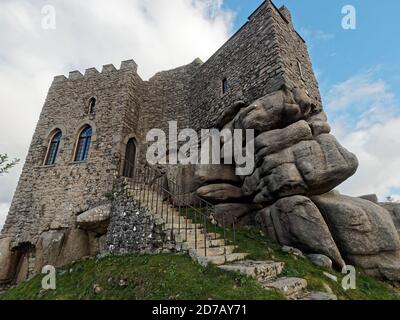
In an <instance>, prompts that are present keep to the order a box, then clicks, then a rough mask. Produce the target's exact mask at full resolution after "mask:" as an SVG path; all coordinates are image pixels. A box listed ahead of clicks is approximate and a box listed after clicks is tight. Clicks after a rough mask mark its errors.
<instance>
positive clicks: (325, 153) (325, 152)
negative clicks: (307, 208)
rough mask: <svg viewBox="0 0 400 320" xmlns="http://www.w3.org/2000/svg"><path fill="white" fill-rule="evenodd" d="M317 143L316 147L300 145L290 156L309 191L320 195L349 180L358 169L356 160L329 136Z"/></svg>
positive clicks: (321, 138)
mask: <svg viewBox="0 0 400 320" xmlns="http://www.w3.org/2000/svg"><path fill="white" fill-rule="evenodd" d="M316 141H317V142H318V143H317V144H316V143H315V144H312V143H310V142H301V143H300V144H298V145H296V146H295V147H294V151H293V152H294V155H295V158H296V165H297V167H298V169H299V171H300V172H301V174H302V176H303V177H304V180H305V181H306V183H307V185H308V186H309V189H310V190H312V191H313V192H312V193H318V194H320V193H321V192H322V193H323V192H324V191H330V190H332V189H333V188H335V187H337V186H338V185H339V184H340V183H342V182H343V181H345V180H346V179H348V178H349V177H351V176H352V175H353V174H354V173H355V172H356V170H357V168H358V160H357V158H356V156H355V155H354V154H352V153H350V152H349V151H347V150H346V149H345V148H344V147H343V146H341V145H340V143H339V142H338V141H337V140H336V139H335V137H334V136H332V135H330V134H322V135H319V136H318V137H317V138H316Z"/></svg>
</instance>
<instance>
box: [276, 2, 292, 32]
mask: <svg viewBox="0 0 400 320" xmlns="http://www.w3.org/2000/svg"><path fill="white" fill-rule="evenodd" d="M279 12H280V13H281V15H282V16H283V17H284V18H285V20H286V21H287V23H288V24H289V25H291V26H292V28H293V22H292V14H291V13H290V11H289V9H288V8H286V7H285V6H282V7H280V8H279Z"/></svg>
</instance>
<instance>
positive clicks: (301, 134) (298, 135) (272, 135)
mask: <svg viewBox="0 0 400 320" xmlns="http://www.w3.org/2000/svg"><path fill="white" fill-rule="evenodd" d="M311 139H312V133H311V129H310V126H309V125H308V123H307V122H306V121H303V120H302V121H298V122H296V123H294V124H292V125H290V126H288V127H286V128H284V129H277V130H271V131H266V132H264V133H262V134H260V135H259V136H258V137H257V138H256V139H255V141H254V148H255V151H256V153H257V154H258V155H257V157H260V158H262V157H263V156H266V155H269V154H273V153H276V152H278V151H281V150H283V149H286V148H288V147H291V146H293V145H295V144H297V143H299V142H301V141H304V140H311ZM260 154H261V155H260Z"/></svg>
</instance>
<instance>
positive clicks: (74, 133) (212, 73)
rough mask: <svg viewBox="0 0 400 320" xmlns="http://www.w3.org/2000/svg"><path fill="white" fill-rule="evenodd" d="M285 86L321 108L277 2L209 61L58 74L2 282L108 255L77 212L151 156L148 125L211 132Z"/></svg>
mask: <svg viewBox="0 0 400 320" xmlns="http://www.w3.org/2000/svg"><path fill="white" fill-rule="evenodd" d="M283 85H286V86H288V87H291V88H293V87H299V88H302V89H306V90H307V91H308V92H309V95H310V97H312V98H313V99H314V100H315V102H317V104H320V101H321V98H320V94H319V89H318V85H317V81H316V79H315V76H314V73H313V69H312V65H311V62H310V58H309V55H308V52H307V47H306V44H305V42H304V40H303V39H302V38H301V36H300V35H299V34H298V33H297V32H296V31H295V30H294V28H293V23H292V21H291V16H290V13H289V11H288V10H287V9H286V8H285V7H283V8H281V9H278V8H276V7H275V5H274V4H273V3H272V2H271V1H269V0H267V1H265V2H263V3H262V4H261V6H260V7H259V8H258V9H257V10H256V11H255V12H254V13H253V14H252V15H251V16H250V17H249V20H248V22H247V23H246V24H245V25H244V26H243V27H242V28H241V29H240V30H239V31H238V32H237V33H236V34H234V35H233V36H232V37H231V38H230V39H229V40H228V41H227V42H226V43H225V44H224V45H223V46H222V47H221V48H220V49H219V50H218V51H217V52H216V53H215V54H214V55H213V56H212V57H211V58H210V59H209V60H208V61H206V62H205V63H202V62H201V61H200V60H199V59H196V60H195V61H194V62H193V63H191V64H189V65H187V66H183V67H180V68H177V69H174V70H170V71H164V72H160V73H158V74H156V75H155V76H154V77H153V78H151V79H150V80H149V81H142V80H141V79H140V77H139V76H138V74H137V65H136V63H135V62H134V61H133V60H131V61H125V62H123V63H122V65H121V68H120V69H119V70H117V69H116V68H115V67H114V66H112V65H106V66H104V67H103V70H102V72H98V71H97V70H96V69H88V70H86V72H85V74H84V75H82V74H81V73H80V72H79V71H74V72H71V73H70V75H69V78H66V77H64V76H57V77H55V78H54V81H53V83H52V85H51V87H50V90H49V93H48V96H47V99H46V101H45V104H44V107H43V110H42V113H41V116H40V119H39V122H38V124H37V127H36V130H35V133H34V135H33V138H32V142H31V145H30V149H29V153H28V156H27V159H26V162H25V165H24V169H23V172H22V175H21V177H20V181H19V184H18V187H17V190H16V192H15V195H14V198H13V201H12V205H11V208H10V211H9V214H8V217H7V221H6V224H5V226H4V228H3V231H2V233H1V236H0V250H1V252H2V255H1V256H0V283H2V282H13V281H20V280H23V279H25V278H26V277H27V276H28V275H30V274H33V273H34V272H38V271H39V270H40V268H41V267H42V266H43V265H44V264H53V265H59V264H63V263H66V262H69V261H72V260H76V259H79V258H81V257H83V256H87V255H90V254H96V253H97V252H98V249H99V247H100V246H101V243H102V241H103V240H104V239H103V237H104V236H103V235H102V234H101V233H99V232H86V231H83V230H80V229H78V228H77V227H76V217H77V215H79V214H81V213H83V212H86V211H88V210H91V209H95V208H98V207H101V206H102V205H103V204H105V203H107V201H108V194H109V193H110V192H112V191H113V183H114V180H115V178H116V177H119V176H124V175H129V172H131V169H132V168H131V167H132V166H133V165H135V163H137V162H141V163H142V162H143V161H144V159H145V149H146V148H145V147H146V144H145V135H146V133H147V132H148V130H150V129H152V128H161V129H165V128H167V127H168V121H172V120H175V121H178V126H179V128H184V127H191V128H194V129H196V130H199V129H201V128H210V127H213V126H214V125H215V121H216V119H217V118H218V117H219V116H220V115H221V114H222V113H223V111H224V110H225V109H226V108H227V107H228V106H230V105H232V104H233V103H234V102H235V101H237V100H244V101H246V102H249V103H250V102H252V101H254V100H256V99H258V98H260V97H262V96H264V95H266V94H268V93H271V92H274V91H276V90H279V89H280V88H281V87H282V86H283ZM129 157H131V158H129ZM77 248H78V249H77Z"/></svg>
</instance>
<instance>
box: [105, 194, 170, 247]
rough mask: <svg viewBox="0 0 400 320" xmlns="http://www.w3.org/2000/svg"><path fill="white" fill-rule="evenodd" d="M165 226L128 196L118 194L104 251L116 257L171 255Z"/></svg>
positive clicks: (114, 202)
mask: <svg viewBox="0 0 400 320" xmlns="http://www.w3.org/2000/svg"><path fill="white" fill-rule="evenodd" d="M168 243H169V241H168V236H167V235H166V234H165V233H164V231H163V228H162V225H159V224H157V221H156V219H155V217H154V216H153V215H152V213H151V212H149V211H148V210H146V209H145V208H143V207H140V206H139V204H138V203H137V201H136V200H133V199H132V198H131V197H129V196H127V195H126V194H125V193H123V192H121V193H118V194H117V196H116V198H115V199H114V201H113V206H112V217H111V222H110V225H109V228H108V232H107V240H106V247H105V248H104V249H105V251H107V252H109V253H113V254H126V253H145V254H156V253H161V252H171V250H172V251H173V250H174V248H175V246H174V244H173V243H170V245H169V244H168Z"/></svg>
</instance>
